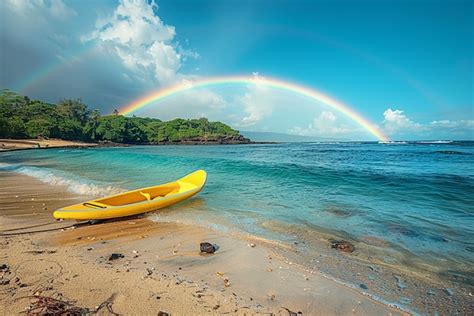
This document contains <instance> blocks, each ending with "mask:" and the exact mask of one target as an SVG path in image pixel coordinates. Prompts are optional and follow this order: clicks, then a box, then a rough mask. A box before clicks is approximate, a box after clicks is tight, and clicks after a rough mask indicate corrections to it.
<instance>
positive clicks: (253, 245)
mask: <svg viewBox="0 0 474 316" xmlns="http://www.w3.org/2000/svg"><path fill="white" fill-rule="evenodd" d="M248 246H249V247H252V248H255V246H257V245H256V244H253V243H251V244H248Z"/></svg>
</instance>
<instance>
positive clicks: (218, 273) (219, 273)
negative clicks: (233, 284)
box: [216, 271, 224, 277]
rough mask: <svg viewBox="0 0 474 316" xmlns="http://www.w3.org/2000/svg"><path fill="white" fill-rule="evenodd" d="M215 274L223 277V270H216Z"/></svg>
mask: <svg viewBox="0 0 474 316" xmlns="http://www.w3.org/2000/svg"><path fill="white" fill-rule="evenodd" d="M216 275H217V276H220V277H223V276H224V272H219V271H217V272H216Z"/></svg>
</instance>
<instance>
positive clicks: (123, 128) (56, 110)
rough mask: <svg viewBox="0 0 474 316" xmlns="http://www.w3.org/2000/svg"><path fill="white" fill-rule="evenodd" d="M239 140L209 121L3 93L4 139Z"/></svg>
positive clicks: (0, 131)
mask: <svg viewBox="0 0 474 316" xmlns="http://www.w3.org/2000/svg"><path fill="white" fill-rule="evenodd" d="M238 136H239V132H238V131H236V130H234V129H232V128H230V127H229V126H227V125H225V124H223V123H221V122H209V121H208V120H207V119H206V118H200V119H191V120H185V119H174V120H172V121H168V122H163V121H161V120H158V119H152V118H141V117H125V116H121V115H105V116H101V115H100V113H99V111H98V110H91V109H89V108H88V107H87V105H85V104H84V103H82V101H81V100H80V99H78V100H61V101H59V103H58V104H49V103H44V102H42V101H38V100H31V99H29V98H28V97H26V96H20V95H18V94H16V93H13V92H11V91H8V90H2V91H1V92H0V138H38V137H45V138H60V139H65V140H82V141H92V142H99V141H111V142H117V143H129V144H140V143H159V142H180V141H185V140H192V139H196V138H204V139H205V138H209V139H216V138H223V137H238Z"/></svg>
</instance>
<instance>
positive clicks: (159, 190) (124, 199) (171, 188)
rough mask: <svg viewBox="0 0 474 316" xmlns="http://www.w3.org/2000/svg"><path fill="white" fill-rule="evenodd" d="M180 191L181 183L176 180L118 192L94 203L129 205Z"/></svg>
mask: <svg viewBox="0 0 474 316" xmlns="http://www.w3.org/2000/svg"><path fill="white" fill-rule="evenodd" d="M179 191H180V185H179V184H178V183H176V182H174V183H170V184H166V185H163V186H158V187H152V188H145V189H141V190H135V191H130V192H126V193H123V194H118V195H114V196H110V197H106V198H103V199H99V200H96V201H94V202H92V203H96V202H98V204H102V205H106V206H121V205H129V204H134V203H139V202H146V201H152V200H155V199H157V198H161V197H165V196H167V195H170V194H175V193H178V192H179Z"/></svg>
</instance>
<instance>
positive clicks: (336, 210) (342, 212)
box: [325, 206, 352, 217]
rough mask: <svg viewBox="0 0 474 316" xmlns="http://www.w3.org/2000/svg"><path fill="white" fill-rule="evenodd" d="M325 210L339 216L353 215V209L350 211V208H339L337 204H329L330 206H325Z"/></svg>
mask: <svg viewBox="0 0 474 316" xmlns="http://www.w3.org/2000/svg"><path fill="white" fill-rule="evenodd" d="M325 211H326V212H328V213H330V214H332V215H334V216H337V217H349V216H352V212H351V211H348V210H345V209H342V208H338V207H335V206H329V207H327V208H325Z"/></svg>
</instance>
